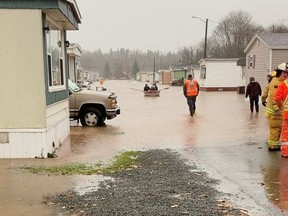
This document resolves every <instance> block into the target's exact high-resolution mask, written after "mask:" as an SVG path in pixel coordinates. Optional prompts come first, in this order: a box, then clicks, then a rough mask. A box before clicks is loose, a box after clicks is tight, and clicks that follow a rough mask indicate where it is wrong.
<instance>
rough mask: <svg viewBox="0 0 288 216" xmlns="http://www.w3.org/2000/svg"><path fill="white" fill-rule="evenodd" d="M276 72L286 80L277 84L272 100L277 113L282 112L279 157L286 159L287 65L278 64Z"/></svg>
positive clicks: (287, 133)
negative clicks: (279, 72)
mask: <svg viewBox="0 0 288 216" xmlns="http://www.w3.org/2000/svg"><path fill="white" fill-rule="evenodd" d="M276 71H281V74H282V75H281V76H283V77H285V78H286V79H285V80H284V81H283V82H282V83H280V84H279V86H278V88H277V90H276V92H275V96H274V99H275V102H276V104H277V106H278V112H279V113H280V112H281V111H282V110H283V111H284V115H283V122H282V131H281V156H282V157H288V80H287V76H288V63H282V64H280V65H279V66H278V67H277V70H276Z"/></svg>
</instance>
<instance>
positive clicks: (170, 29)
mask: <svg viewBox="0 0 288 216" xmlns="http://www.w3.org/2000/svg"><path fill="white" fill-rule="evenodd" d="M77 4H78V7H79V10H80V13H81V16H82V23H81V24H80V25H79V31H69V32H68V40H69V41H70V43H78V44H79V45H80V46H81V47H82V49H84V50H90V51H94V50H96V49H101V50H102V52H108V51H109V49H110V48H112V49H113V50H117V49H119V48H125V49H130V50H135V49H139V50H142V51H145V52H146V51H147V50H153V51H157V50H159V51H160V52H163V53H166V52H168V51H175V52H177V51H178V49H179V48H182V47H183V46H188V47H189V46H192V45H197V44H198V43H199V42H200V41H201V40H203V39H204V35H205V23H204V22H202V21H201V20H199V19H193V18H191V17H192V16H197V17H199V18H201V19H203V20H205V19H206V18H208V19H209V20H211V21H209V25H208V37H209V36H210V35H211V33H212V31H213V29H214V28H215V27H216V26H217V22H219V21H220V20H221V19H222V18H224V17H225V16H226V15H227V14H228V13H229V12H230V11H238V10H243V11H247V12H248V13H249V14H250V15H251V16H252V18H253V20H254V21H255V22H257V23H258V24H261V25H263V26H264V27H267V26H269V25H271V24H276V23H279V22H280V21H285V23H286V24H288V0H198V1H195V0H77Z"/></svg>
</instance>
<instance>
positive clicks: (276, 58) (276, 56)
mask: <svg viewBox="0 0 288 216" xmlns="http://www.w3.org/2000/svg"><path fill="white" fill-rule="evenodd" d="M283 62H288V50H273V51H272V70H273V69H275V68H277V66H278V65H279V64H281V63H283Z"/></svg>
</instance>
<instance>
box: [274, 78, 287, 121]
mask: <svg viewBox="0 0 288 216" xmlns="http://www.w3.org/2000/svg"><path fill="white" fill-rule="evenodd" d="M287 96H288V80H285V81H284V82H282V83H281V84H280V85H279V87H278V89H277V91H276V92H275V97H274V98H275V102H276V103H277V106H278V108H279V109H283V110H284V119H285V120H288V97H287Z"/></svg>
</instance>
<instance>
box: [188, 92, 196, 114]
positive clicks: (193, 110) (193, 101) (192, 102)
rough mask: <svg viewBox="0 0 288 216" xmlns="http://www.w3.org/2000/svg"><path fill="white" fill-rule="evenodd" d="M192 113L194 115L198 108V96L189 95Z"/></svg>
mask: <svg viewBox="0 0 288 216" xmlns="http://www.w3.org/2000/svg"><path fill="white" fill-rule="evenodd" d="M187 104H188V106H189V111H190V115H191V116H193V115H194V113H195V110H196V96H190V97H187Z"/></svg>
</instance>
